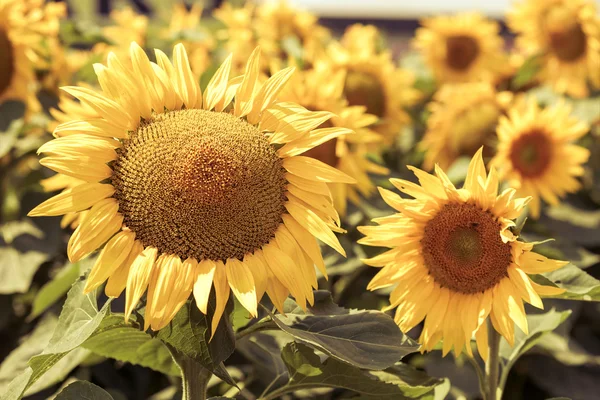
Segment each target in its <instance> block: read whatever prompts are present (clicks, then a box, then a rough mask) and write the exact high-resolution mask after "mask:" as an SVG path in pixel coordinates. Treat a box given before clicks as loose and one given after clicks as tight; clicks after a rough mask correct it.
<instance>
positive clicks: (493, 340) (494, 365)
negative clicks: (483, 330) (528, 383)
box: [484, 321, 502, 400]
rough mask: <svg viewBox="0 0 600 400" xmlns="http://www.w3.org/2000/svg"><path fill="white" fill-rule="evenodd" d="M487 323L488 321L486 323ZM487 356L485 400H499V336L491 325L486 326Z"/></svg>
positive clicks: (500, 393)
mask: <svg viewBox="0 0 600 400" xmlns="http://www.w3.org/2000/svg"><path fill="white" fill-rule="evenodd" d="M488 323H489V321H488ZM488 346H489V355H488V359H487V362H486V363H485V386H484V387H485V391H486V393H484V398H485V400H500V399H501V398H502V388H501V387H500V385H499V381H498V377H499V372H500V334H499V333H498V331H496V329H494V327H493V326H492V324H491V323H489V326H488Z"/></svg>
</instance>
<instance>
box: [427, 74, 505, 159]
mask: <svg viewBox="0 0 600 400" xmlns="http://www.w3.org/2000/svg"><path fill="white" fill-rule="evenodd" d="M511 98H512V95H511V93H509V92H502V93H497V92H496V90H495V89H494V87H493V86H492V85H491V84H489V83H484V82H472V83H459V84H448V85H444V86H443V87H442V88H441V89H440V90H439V91H437V92H436V94H435V96H434V99H433V101H432V102H431V103H430V104H429V105H428V109H429V111H430V112H431V115H430V116H429V119H428V120H427V131H426V132H425V136H424V137H423V140H422V141H421V143H420V147H421V149H422V150H424V151H425V160H424V162H423V168H425V169H426V170H428V171H431V170H433V168H434V166H435V164H438V165H439V166H440V167H441V168H442V169H447V168H448V167H450V165H452V163H453V162H454V161H455V160H456V159H457V158H459V157H460V156H468V157H469V158H470V157H472V156H473V154H475V152H476V151H477V149H479V148H480V147H481V146H484V145H485V148H488V147H490V146H491V145H492V144H494V142H495V136H496V125H497V123H498V118H499V117H500V115H502V114H503V112H504V109H505V108H506V107H507V106H508V104H509V103H510V101H511Z"/></svg>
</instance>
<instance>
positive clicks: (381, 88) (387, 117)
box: [328, 37, 419, 143]
mask: <svg viewBox="0 0 600 400" xmlns="http://www.w3.org/2000/svg"><path fill="white" fill-rule="evenodd" d="M341 40H342V41H343V42H348V41H347V40H345V39H344V37H342V39H341ZM370 48H371V49H373V50H374V51H375V49H376V46H371V47H370ZM328 55H329V57H330V59H331V60H332V62H333V65H334V68H336V69H338V70H343V71H345V72H346V80H345V82H344V96H345V97H346V99H347V100H348V104H349V105H351V106H364V107H366V111H367V113H369V114H373V115H376V116H377V117H378V118H379V122H378V123H377V124H376V125H375V126H374V129H375V130H376V131H377V132H379V133H381V134H382V135H383V136H384V140H385V141H386V142H387V143H391V142H393V141H394V140H395V138H396V135H397V134H398V133H399V132H400V130H401V128H402V127H403V126H405V125H406V124H407V123H409V122H410V116H409V115H408V113H407V112H406V111H405V108H406V107H408V106H410V105H412V104H414V102H415V101H416V100H417V99H418V96H419V93H418V92H417V91H416V90H415V89H414V88H413V83H414V76H413V75H412V74H411V73H410V72H408V71H405V70H403V69H400V68H397V67H396V66H395V65H394V62H393V61H392V56H391V53H390V52H389V51H382V52H379V53H371V52H365V51H361V52H354V51H352V47H350V48H346V47H344V46H343V45H341V43H338V42H332V43H331V44H330V45H329V47H328Z"/></svg>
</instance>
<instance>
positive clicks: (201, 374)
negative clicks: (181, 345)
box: [177, 356, 212, 400]
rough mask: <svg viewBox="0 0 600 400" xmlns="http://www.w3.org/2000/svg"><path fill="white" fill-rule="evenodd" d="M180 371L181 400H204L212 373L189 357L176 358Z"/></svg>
mask: <svg viewBox="0 0 600 400" xmlns="http://www.w3.org/2000/svg"><path fill="white" fill-rule="evenodd" d="M177 358H178V359H177V364H178V365H179V368H180V369H181V381H182V392H183V394H182V396H181V399H182V400H205V399H206V390H207V388H208V381H209V380H210V377H211V376H212V373H211V372H210V371H209V370H207V369H206V368H203V367H202V365H200V364H199V363H197V362H196V361H194V360H192V359H191V358H189V357H185V356H182V357H177Z"/></svg>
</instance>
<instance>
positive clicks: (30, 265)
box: [0, 247, 48, 294]
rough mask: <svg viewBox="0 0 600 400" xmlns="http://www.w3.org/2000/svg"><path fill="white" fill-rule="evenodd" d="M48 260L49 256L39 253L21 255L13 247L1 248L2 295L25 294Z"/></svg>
mask: <svg viewBox="0 0 600 400" xmlns="http://www.w3.org/2000/svg"><path fill="white" fill-rule="evenodd" d="M47 260H48V255H47V254H44V253H41V252H39V251H33V250H32V251H28V252H25V253H20V252H19V251H17V250H15V249H14V248H12V247H0V294H11V293H25V292H26V291H27V290H28V289H29V286H30V285H31V280H32V279H33V275H34V274H35V273H36V271H37V270H38V268H39V267H40V265H42V264H43V263H44V262H45V261H47Z"/></svg>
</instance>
